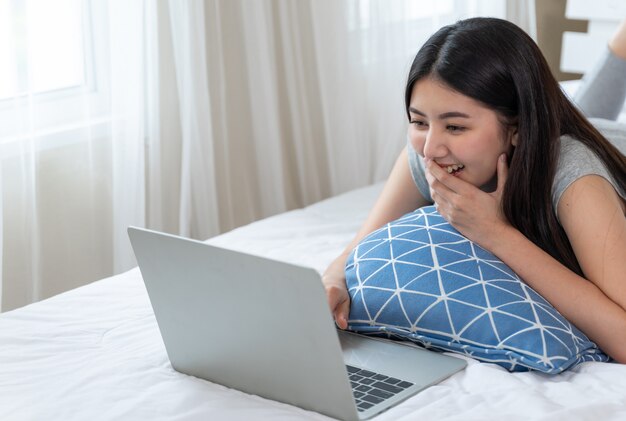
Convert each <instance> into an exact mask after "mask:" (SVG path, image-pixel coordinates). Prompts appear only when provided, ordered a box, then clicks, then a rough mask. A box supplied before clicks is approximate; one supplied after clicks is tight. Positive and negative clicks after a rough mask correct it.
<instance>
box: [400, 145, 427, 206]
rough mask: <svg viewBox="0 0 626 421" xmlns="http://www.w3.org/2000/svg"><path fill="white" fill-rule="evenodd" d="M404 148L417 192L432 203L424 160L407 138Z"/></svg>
mask: <svg viewBox="0 0 626 421" xmlns="http://www.w3.org/2000/svg"><path fill="white" fill-rule="evenodd" d="M406 149H407V152H408V154H407V155H408V156H409V168H410V169H411V176H412V177H413V181H414V182H415V185H416V186H417V189H418V190H419V192H420V193H421V194H422V196H424V198H425V199H426V200H428V201H429V202H431V203H432V201H433V199H432V197H430V188H429V187H428V181H426V170H425V168H424V161H423V160H422V158H421V157H420V156H419V155H418V154H417V152H415V149H413V145H411V142H410V141H409V139H408V138H407V142H406Z"/></svg>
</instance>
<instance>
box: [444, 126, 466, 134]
mask: <svg viewBox="0 0 626 421" xmlns="http://www.w3.org/2000/svg"><path fill="white" fill-rule="evenodd" d="M446 129H448V131H450V132H452V133H460V132H462V131H463V130H465V127H462V126H455V125H454V124H448V125H447V126H446Z"/></svg>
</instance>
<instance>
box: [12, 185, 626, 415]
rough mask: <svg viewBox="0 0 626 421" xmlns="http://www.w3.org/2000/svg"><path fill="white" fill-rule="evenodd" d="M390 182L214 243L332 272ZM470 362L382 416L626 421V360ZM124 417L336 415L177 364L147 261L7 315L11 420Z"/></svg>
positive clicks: (343, 196)
mask: <svg viewBox="0 0 626 421" xmlns="http://www.w3.org/2000/svg"><path fill="white" fill-rule="evenodd" d="M379 190H380V185H377V186H373V187H369V188H365V189H360V190H356V191H353V192H350V193H347V194H345V195H342V196H338V197H336V198H333V199H329V200H326V201H323V202H320V203H318V204H315V205H313V206H310V207H308V208H305V209H301V210H296V211H292V212H288V213H285V214H282V215H279V216H275V217H272V218H268V219H265V220H263V221H259V222H256V223H253V224H251V225H248V226H246V227H243V228H239V229H237V230H234V231H232V232H230V233H227V234H224V235H222V236H219V237H216V238H214V239H212V240H210V242H211V243H213V244H218V245H221V246H225V247H229V248H234V249H238V250H245V251H248V252H251V253H255V254H259V255H264V256H268V257H272V258H277V259H282V260H286V261H289V262H293V263H299V264H304V265H308V266H311V267H314V268H316V269H317V270H319V271H320V272H321V271H323V270H324V268H325V267H326V265H327V264H328V263H329V262H330V260H331V259H332V258H333V257H334V256H336V255H337V254H338V253H339V252H340V250H341V249H342V247H343V246H344V244H346V243H347V242H348V241H349V240H350V238H351V237H352V235H353V233H354V232H355V230H356V229H357V227H358V226H359V225H360V223H361V222H362V220H363V219H364V218H365V217H366V214H367V212H368V210H369V209H370V206H371V204H372V202H373V201H374V199H375V197H376V195H377V193H378V191H379ZM224 323H228V315H224ZM468 363H469V365H468V367H467V369H466V370H464V371H462V372H460V373H458V374H456V375H454V376H453V377H451V378H449V379H447V380H446V381H444V382H442V383H441V384H439V385H436V386H433V387H430V388H428V389H427V390H425V391H423V392H422V393H419V394H418V395H416V396H414V397H412V398H411V399H409V400H407V401H405V402H404V403H402V404H401V405H399V406H397V407H395V408H393V409H391V410H389V411H388V412H386V413H384V414H382V415H381V416H379V417H377V418H376V419H379V420H413V419H415V420H418V419H419V420H432V419H438V420H457V419H458V420H485V419H497V420H500V419H506V420H507V421H512V420H531V419H535V420H566V419H567V420H586V419H589V420H594V421H595V420H624V419H626V365H619V364H603V363H585V364H582V365H581V366H579V367H577V368H575V369H574V370H572V371H569V372H566V373H564V374H560V375H557V376H547V375H543V374H539V373H516V374H511V373H509V372H507V371H505V370H504V369H501V368H499V367H498V366H495V365H490V364H482V363H477V362H475V361H473V360H468ZM119 419H125V420H208V419H210V420H292V419H298V420H325V419H328V418H327V417H325V416H322V415H319V414H316V413H313V412H309V411H304V410H302V409H299V408H296V407H292V406H290V405H286V404H282V403H278V402H273V401H269V400H266V399H263V398H260V397H257V396H251V395H247V394H245V393H242V392H239V391H236V390H231V389H228V388H225V387H222V386H220V385H217V384H212V383H210V382H207V381H204V380H200V379H197V378H194V377H191V376H187V375H184V374H181V373H178V372H176V371H174V370H173V369H172V367H171V365H170V364H169V361H168V359H167V355H166V353H165V348H164V346H163V343H162V341H161V337H160V334H159V331H158V327H157V325H156V321H155V319H154V315H153V313H152V309H151V307H150V303H149V300H148V296H147V294H146V291H145V288H144V285H143V281H142V280H141V275H140V273H139V271H138V269H133V270H131V271H129V272H126V273H123V274H121V275H118V276H115V277H112V278H108V279H104V280H101V281H98V282H94V283H93V284H90V285H87V286H84V287H81V288H78V289H76V290H73V291H69V292H67V293H65V294H61V295H58V296H56V297H53V298H51V299H48V300H45V301H42V302H39V303H36V304H32V305H30V306H27V307H24V308H22V309H18V310H15V311H12V312H8V313H5V314H2V315H0V420H119Z"/></svg>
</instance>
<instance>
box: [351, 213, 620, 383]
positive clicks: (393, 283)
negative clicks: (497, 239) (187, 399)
mask: <svg viewBox="0 0 626 421" xmlns="http://www.w3.org/2000/svg"><path fill="white" fill-rule="evenodd" d="M346 281H347V285H348V290H349V292H350V296H351V298H352V304H351V309H350V319H349V322H348V323H349V329H350V330H353V331H356V332H360V333H366V334H374V335H381V334H382V335H386V336H388V337H391V338H396V339H408V340H410V341H414V342H416V343H418V344H421V345H423V346H425V347H427V348H434V349H438V350H445V351H452V352H457V353H462V354H465V355H468V356H471V357H473V358H476V359H478V360H481V361H487V362H492V363H496V364H499V365H501V366H503V367H505V368H507V369H508V370H510V371H527V370H530V369H532V370H539V371H543V372H546V373H560V372H562V371H563V370H566V369H568V368H571V367H573V366H575V365H576V364H579V363H581V362H584V361H607V360H608V357H607V356H606V355H605V354H604V353H602V352H601V351H600V350H599V349H598V347H597V346H596V345H595V344H594V343H593V342H591V341H590V340H589V339H588V338H587V337H586V336H585V335H584V334H583V333H582V332H581V331H579V330H578V329H577V328H576V327H575V326H573V325H572V324H570V323H569V322H568V321H567V320H566V319H565V318H564V317H563V316H561V314H559V313H558V312H557V311H556V309H555V308H554V307H552V306H551V305H550V304H549V303H548V302H547V301H546V300H545V299H543V298H542V297H541V296H540V295H539V294H537V293H536V292H535V291H533V290H532V289H531V288H530V287H529V286H528V285H526V284H525V283H524V282H522V281H521V280H520V278H519V277H518V276H517V275H516V274H515V273H514V272H513V271H512V270H511V269H510V268H509V267H508V266H506V265H505V264H504V263H502V261H500V260H499V259H498V258H497V257H495V256H494V255H493V254H491V253H489V252H488V251H486V250H484V249H482V248H481V247H480V246H478V245H477V244H474V243H473V242H471V241H469V240H468V239H467V238H465V237H463V236H462V235H461V234H460V233H459V232H458V231H457V230H456V229H454V228H453V227H452V226H451V225H450V224H449V223H448V222H447V221H446V220H445V219H444V218H443V217H442V216H441V215H439V213H437V211H436V210H435V207H434V206H427V207H424V208H421V209H418V210H416V211H414V212H412V213H409V214H407V215H405V216H403V217H402V218H400V219H398V220H396V221H393V222H391V223H389V224H387V225H386V226H384V227H382V228H380V229H379V230H377V231H374V232H373V233H371V234H370V235H369V236H367V237H366V238H364V239H363V240H362V241H361V243H360V244H359V245H358V246H357V247H356V248H355V249H354V250H353V251H352V253H351V255H350V256H349V258H348V260H347V263H346Z"/></svg>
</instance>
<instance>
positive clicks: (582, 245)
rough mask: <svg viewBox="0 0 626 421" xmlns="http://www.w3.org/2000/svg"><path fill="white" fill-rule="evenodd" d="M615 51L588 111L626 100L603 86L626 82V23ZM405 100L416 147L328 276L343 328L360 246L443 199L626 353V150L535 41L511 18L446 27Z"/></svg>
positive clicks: (578, 321)
mask: <svg viewBox="0 0 626 421" xmlns="http://www.w3.org/2000/svg"><path fill="white" fill-rule="evenodd" d="M609 49H610V51H609V52H608V53H607V54H606V57H605V58H604V60H605V61H604V64H603V65H602V66H600V68H599V69H598V70H597V71H596V76H597V77H596V78H595V79H594V80H591V81H590V83H589V84H588V86H587V87H585V88H584V89H582V90H581V92H582V94H583V97H582V98H581V100H580V101H581V102H580V104H581V108H583V110H584V109H585V108H587V109H589V110H590V112H592V113H594V114H596V115H595V116H601V115H598V112H601V113H606V112H613V111H615V109H616V110H617V111H619V109H621V106H622V105H623V102H624V94H625V89H608V90H607V89H605V88H603V87H602V83H604V82H606V78H607V77H611V78H612V79H613V82H614V83H619V84H621V85H619V86H622V85H624V84H626V24H624V23H623V24H622V26H621V27H620V29H619V30H618V32H617V33H616V35H615V36H614V38H613V39H612V40H611V42H610V44H609ZM598 81H604V82H601V83H598ZM604 91H607V92H604ZM405 98H406V108H407V115H408V118H409V122H410V124H409V129H408V139H409V144H408V146H407V148H406V149H404V150H403V151H402V153H401V154H400V156H399V158H398V160H397V161H396V164H395V166H394V168H393V170H392V171H391V174H390V176H389V179H388V181H387V183H386V185H385V187H384V189H383V191H382V193H381V195H380V197H379V199H378V200H377V202H376V204H375V205H374V207H373V209H372V211H371V213H370V215H369V216H368V218H367V220H366V221H365V223H364V224H363V226H362V228H361V229H360V230H359V232H358V233H357V235H356V237H355V238H354V240H353V241H352V242H351V243H350V244H349V245H348V247H347V248H346V249H345V251H344V252H343V253H342V254H341V255H340V256H339V257H338V258H337V259H336V260H335V261H334V262H333V263H332V264H331V265H330V266H329V267H328V269H327V270H326V272H325V273H324V276H323V282H324V286H325V289H326V293H327V297H328V301H329V305H330V308H331V311H332V313H333V316H334V318H335V321H336V323H337V325H338V326H339V327H340V328H342V329H345V328H346V327H347V319H348V314H349V310H350V297H349V295H348V292H347V289H346V284H345V275H344V266H345V261H346V258H347V256H348V254H349V253H350V251H351V250H352V249H353V248H354V246H356V245H357V244H358V242H359V241H360V240H361V239H362V238H363V237H365V236H366V235H367V234H369V233H370V232H372V231H374V230H375V229H377V228H379V227H380V226H382V225H384V224H386V223H388V222H390V221H392V220H394V219H397V218H399V217H400V216H402V215H404V214H405V213H408V212H410V211H413V210H415V209H417V208H419V207H422V206H425V205H428V204H431V203H434V204H435V205H436V206H437V209H438V211H439V213H440V214H441V215H442V216H444V217H445V218H446V219H447V220H448V221H449V222H450V224H451V225H453V226H454V227H455V228H456V229H457V230H458V231H460V232H461V233H462V234H463V235H465V236H466V237H467V238H469V239H470V240H472V241H474V242H476V243H478V244H479V245H480V246H482V247H483V248H485V249H487V250H489V251H491V252H492V253H493V254H495V255H496V256H498V257H499V258H500V259H501V260H502V261H503V262H504V263H506V264H507V265H508V266H509V267H511V269H512V270H513V271H515V272H516V273H517V274H518V275H519V276H520V277H521V278H522V279H523V280H524V281H525V282H526V283H527V284H528V285H530V286H531V287H532V288H533V289H535V290H536V291H537V292H538V293H539V294H541V295H542V296H543V297H544V298H546V299H547V300H548V301H549V302H550V303H551V304H552V305H553V306H554V307H555V308H556V309H557V310H559V312H561V314H563V316H565V317H566V318H567V319H568V320H569V321H570V322H572V323H573V324H575V325H576V326H577V327H578V328H579V329H581V330H582V331H583V332H584V333H585V334H586V335H587V336H588V337H589V338H590V339H591V340H593V341H595V342H596V343H597V344H598V346H599V347H600V348H601V349H602V350H603V351H604V352H606V353H607V354H608V355H610V356H611V357H613V358H614V359H615V360H616V361H618V362H622V363H626V217H625V212H626V158H625V157H624V155H623V154H622V153H620V151H619V150H618V149H616V148H615V147H614V146H613V145H612V144H611V143H610V142H609V141H607V140H606V138H605V137H604V136H603V134H601V133H600V132H599V131H598V130H597V129H596V128H594V126H592V125H591V123H589V121H588V120H587V119H586V118H585V117H583V115H582V114H581V113H580V111H579V110H578V109H577V108H576V107H575V106H574V105H572V103H571V102H570V101H569V100H568V99H567V98H566V97H565V96H564V94H563V93H562V92H561V90H560V87H559V85H558V84H557V82H556V81H555V79H554V77H553V76H552V74H551V73H550V70H549V68H548V65H547V63H546V61H545V59H544V58H543V56H542V55H541V52H540V51H539V49H538V48H537V46H536V45H535V43H534V42H533V41H532V39H531V38H530V37H528V36H527V35H526V34H525V33H524V32H523V31H522V30H521V29H519V28H517V27H516V26H515V25H513V24H511V23H509V22H507V21H503V20H499V19H492V18H475V19H468V20H464V21H460V22H457V23H456V24H454V25H450V26H446V27H444V28H442V29H440V30H439V31H438V32H437V33H435V34H434V35H433V36H432V37H431V38H430V39H429V40H428V41H427V42H426V43H425V44H424V46H423V47H422V48H421V49H420V51H419V52H418V53H417V56H416V57H415V60H414V62H413V65H412V67H411V70H410V73H409V78H408V83H407V86H406V93H405ZM607 104H608V105H607ZM611 104H613V105H611ZM607 108H608V111H607ZM613 114H614V115H613V116H612V117H613V118H614V117H615V116H616V115H617V113H613ZM598 124H599V127H600V126H602V127H600V128H602V129H603V130H604V133H606V136H611V135H615V136H622V139H623V140H624V138H625V137H626V128H625V127H624V126H623V125H617V128H616V127H610V123H603V122H601V121H598ZM620 130H621V131H620Z"/></svg>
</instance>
